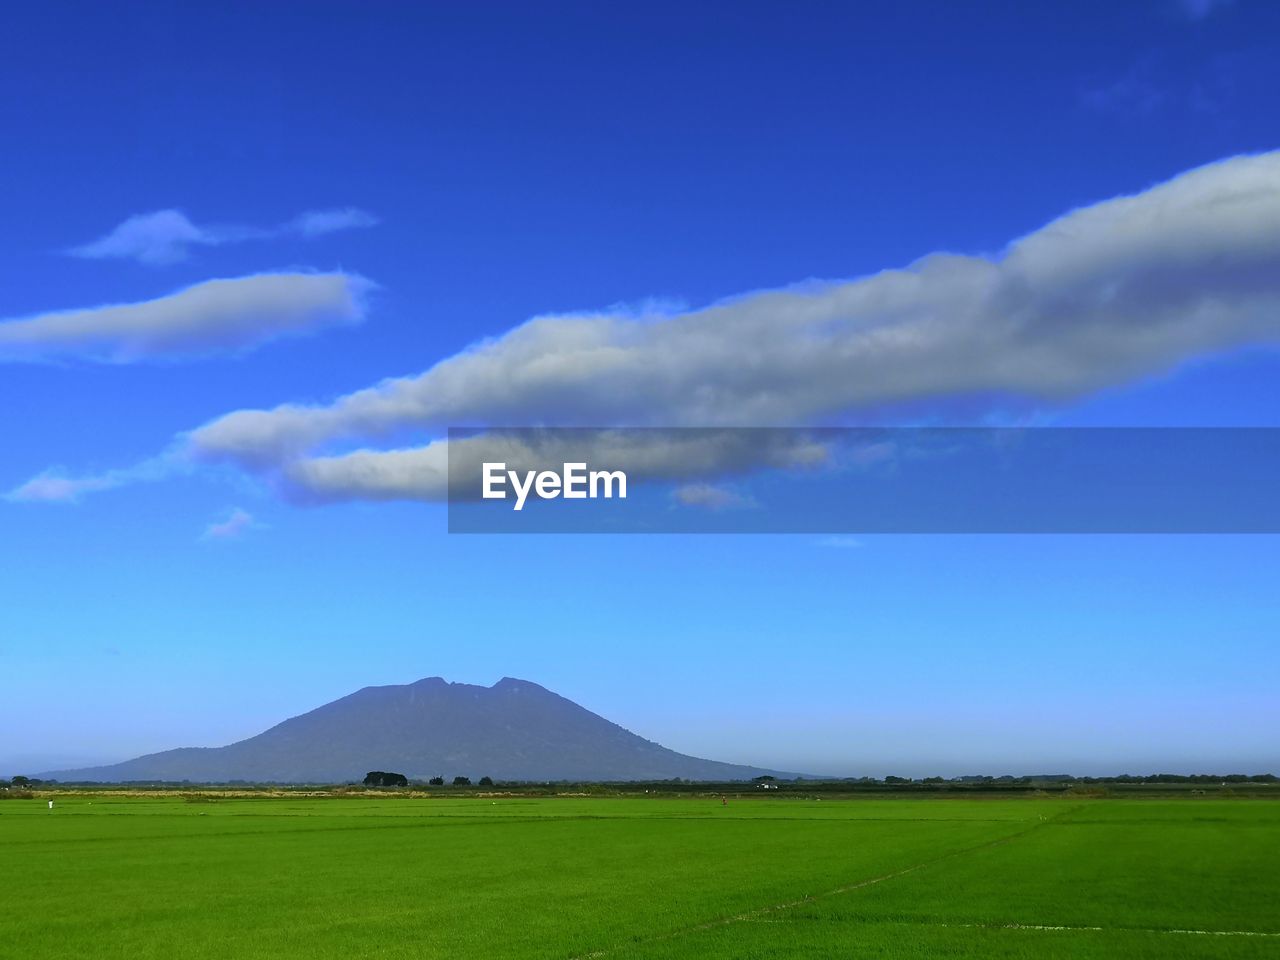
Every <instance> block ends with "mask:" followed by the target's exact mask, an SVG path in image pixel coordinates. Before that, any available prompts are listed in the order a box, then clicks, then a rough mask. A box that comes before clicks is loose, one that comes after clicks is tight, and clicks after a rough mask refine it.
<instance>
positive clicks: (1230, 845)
mask: <svg viewBox="0 0 1280 960" xmlns="http://www.w3.org/2000/svg"><path fill="white" fill-rule="evenodd" d="M54 799H55V808H54V809H53V810H49V809H48V808H47V798H46V797H38V798H36V799H32V800H11V801H7V802H5V803H2V804H0V855H2V856H3V860H4V870H3V879H2V880H0V956H6V957H8V956H13V957H45V958H47V957H77V958H84V957H102V958H114V957H121V958H123V957H129V958H145V957H165V958H171V957H209V958H218V960H227V958H238V957H272V958H278V957H308V958H313V957H315V958H323V957H345V958H350V957H391V958H400V957H405V958H408V957H428V958H430V957H459V956H480V955H486V956H499V957H530V958H575V957H584V958H585V957H594V958H619V960H621V958H655V960H656V958H692V957H698V958H775V957H805V958H815V957H816V958H826V957H830V958H842V960H844V958H861V957H868V958H877V957H884V958H917V957H920V958H923V957H929V958H934V957H944V958H950V957H954V958H968V957H974V958H978V957H982V958H1014V957H1037V958H1042V957H1125V958H1145V957H1150V958H1161V960H1165V958H1171V957H1205V958H1210V957H1214V958H1217V957H1221V958H1246V957H1275V958H1280V802H1276V801H1273V800H1266V799H1246V798H1180V799H1178V798H1175V799H1129V798H1126V799H1080V798H1072V797H1063V796H1054V797H1042V798H1028V797H1019V798H1013V799H979V798H971V797H966V798H959V799H953V798H922V799H895V798H854V799H843V800H842V799H830V798H824V799H821V800H818V799H812V798H800V797H786V798H780V797H769V798H764V797H750V796H748V797H744V798H732V797H731V798H730V801H729V803H728V805H727V806H724V805H722V804H721V802H720V800H719V798H718V797H706V798H703V797H681V798H668V797H626V798H572V797H546V798H532V797H421V796H418V797H405V796H399V797H378V798H369V799H365V798H359V799H339V798H299V797H290V796H286V797H274V798H266V797H262V798H235V797H228V796H223V797H218V798H216V799H210V798H203V799H202V800H201V801H200V802H191V801H190V800H185V799H183V798H181V797H176V796H169V797H130V796H121V795H110V794H99V795H91V794H73V795H64V796H56V797H55V798H54Z"/></svg>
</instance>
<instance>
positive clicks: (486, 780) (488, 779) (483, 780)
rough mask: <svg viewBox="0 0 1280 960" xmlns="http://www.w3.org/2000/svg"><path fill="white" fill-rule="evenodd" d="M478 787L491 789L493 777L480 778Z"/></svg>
mask: <svg viewBox="0 0 1280 960" xmlns="http://www.w3.org/2000/svg"><path fill="white" fill-rule="evenodd" d="M480 786H482V787H492V786H493V777H481V778H480Z"/></svg>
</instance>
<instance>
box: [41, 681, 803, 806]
mask: <svg viewBox="0 0 1280 960" xmlns="http://www.w3.org/2000/svg"><path fill="white" fill-rule="evenodd" d="M369 770H396V771H398V772H402V773H404V774H405V775H406V776H408V777H409V778H410V779H414V780H425V779H427V778H429V777H433V776H442V777H445V778H446V779H451V778H452V777H453V776H468V777H471V778H472V779H476V778H478V777H481V776H489V777H492V778H494V779H495V780H529V781H556V780H593V781H610V780H671V779H675V778H679V779H682V780H708V781H710V780H721V781H728V780H749V779H751V778H752V777H756V776H761V775H764V774H770V775H773V776H784V777H791V776H794V775H793V774H789V773H785V772H783V771H776V770H768V769H765V768H761V767H753V766H747V765H742V764H732V763H723V762H721V761H717V760H705V759H702V758H700V757H691V756H688V755H686V754H682V753H677V752H676V751H674V750H669V749H667V748H666V747H663V746H661V745H660V744H657V743H654V742H653V741H650V740H646V739H645V738H643V737H641V736H638V735H637V734H635V733H632V732H631V731H629V730H627V729H625V728H623V727H621V726H619V725H618V724H616V723H613V722H612V721H610V720H608V719H606V718H605V717H602V716H600V715H599V714H596V713H593V712H591V711H590V710H587V709H586V708H585V707H582V706H580V705H578V704H576V703H574V702H573V701H572V700H569V699H567V698H565V697H562V696H560V695H559V694H557V693H554V692H553V691H551V690H548V689H547V688H545V687H543V686H541V685H539V684H537V683H534V682H533V681H530V680H521V679H519V678H516V677H503V678H502V679H500V680H498V681H497V682H496V683H494V684H493V685H492V686H489V687H484V686H480V685H478V684H469V683H458V682H450V681H448V680H445V679H444V678H443V677H434V676H433V677H424V678H422V679H420V680H416V681H413V682H412V683H407V684H389V685H383V686H367V687H361V688H360V689H358V690H356V691H354V692H352V693H349V694H347V695H346V696H343V697H339V698H338V699H336V700H332V701H330V702H329V703H326V704H322V705H321V706H319V707H316V708H315V709H313V710H309V711H307V712H305V713H301V714H298V715H297V716H294V717H290V718H288V719H286V720H283V721H281V722H280V723H277V724H275V725H274V726H272V727H269V728H268V729H266V730H264V731H263V732H262V733H259V734H257V735H255V736H252V737H248V738H246V739H244V740H239V741H236V742H235V743H231V744H227V745H226V746H221V747H179V748H176V749H173V750H165V751H161V752H159V753H152V754H146V755H143V756H140V757H135V758H133V759H132V760H125V761H123V762H121V763H114V764H106V765H102V766H94V767H81V768H75V769H66V770H54V771H50V772H48V773H46V774H43V775H42V778H43V779H51V780H60V781H63V782H76V781H82V782H116V783H120V782H136V781H184V780H185V781H190V782H195V783H227V782H232V781H250V782H262V783H340V782H346V781H351V780H360V779H361V778H363V777H364V775H365V773H366V772H367V771H369Z"/></svg>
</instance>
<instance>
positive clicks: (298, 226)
mask: <svg viewBox="0 0 1280 960" xmlns="http://www.w3.org/2000/svg"><path fill="white" fill-rule="evenodd" d="M378 222H379V221H378V218H377V217H375V216H374V215H373V214H371V213H369V212H367V211H365V210H361V209H360V208H358V207H341V208H337V209H333V210H308V211H306V212H305V213H301V214H299V215H298V216H296V217H294V218H293V219H292V220H289V221H287V222H285V223H282V224H279V225H278V226H274V227H252V226H243V225H234V224H228V225H221V226H216V225H215V226H197V225H196V224H194V223H192V222H191V220H190V219H188V217H187V215H186V214H185V213H183V212H182V211H181V210H156V211H154V212H152V213H140V214H137V215H135V216H132V217H129V218H128V219H127V220H125V221H124V222H123V223H121V224H119V225H118V226H116V227H115V228H114V229H113V230H112V231H111V232H110V233H108V234H106V235H105V236H103V237H100V238H99V239H97V240H94V241H93V242H92V243H86V244H82V245H80V246H77V247H72V248H71V249H70V250H68V251H67V253H68V254H70V255H71V256H73V257H82V258H85V259H89V260H112V259H114V260H137V261H138V262H139V263H145V264H149V265H151V266H161V265H165V264H170V263H177V262H179V261H181V260H185V259H187V257H188V256H189V255H190V251H191V248H192V247H201V246H203V247H218V246H223V245H225V244H230V243H243V242H245V241H248V240H272V239H276V238H281V237H291V236H292V237H302V238H303V239H308V240H309V239H311V238H313V237H319V236H323V235H325V234H329V233H336V232H337V231H339V230H352V229H355V228H359V227H372V226H375V225H376V224H377V223H378Z"/></svg>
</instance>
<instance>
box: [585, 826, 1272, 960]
mask: <svg viewBox="0 0 1280 960" xmlns="http://www.w3.org/2000/svg"><path fill="white" fill-rule="evenodd" d="M1078 809H1079V806H1078V805H1077V806H1075V807H1072V808H1070V809H1068V810H1063V811H1061V812H1060V813H1058V814H1056V815H1055V816H1053V817H1050V818H1049V819H1048V820H1042V821H1039V822H1037V823H1033V824H1032V825H1031V826H1029V827H1027V828H1026V829H1024V830H1019V831H1017V832H1016V833H1011V834H1009V835H1008V836H1006V837H999V838H997V839H995V840H988V841H986V842H984V843H979V844H975V845H974V846H972V847H963V848H961V849H959V850H952V851H949V852H948V853H944V854H940V855H939V856H936V857H931V858H929V859H928V860H921V861H920V862H919V863H913V864H911V865H910V866H907V867H903V868H901V869H900V870H894V871H891V872H890V873H886V874H882V875H881V876H878V877H870V878H867V879H865V880H859V881H857V882H855V883H848V884H845V885H843V886H839V887H835V888H833V889H831V890H827V891H825V892H823V893H818V894H812V895H809V896H805V897H802V898H800V899H798V900H790V901H786V902H783V903H774V904H769V905H767V906H763V907H757V908H756V909H754V910H747V911H745V912H743V913H737V914H733V915H732V916H727V917H718V918H716V919H714V920H707V921H705V922H703V923H697V924H694V925H692V926H688V927H682V928H681V929H679V930H672V931H669V932H667V933H662V934H657V935H656V936H652V937H645V938H643V939H641V940H637V941H632V942H631V943H628V944H625V945H623V944H619V945H617V946H613V947H608V948H605V949H603V950H596V951H593V952H591V953H584V954H581V955H580V956H577V957H574V958H572V960H599V958H601V957H608V956H612V955H614V954H616V953H619V952H620V951H622V950H625V949H629V948H631V947H635V946H640V945H643V944H648V943H662V942H664V941H667V940H676V939H678V938H680V937H685V936H689V935H690V934H695V933H701V932H703V931H706V930H715V929H718V928H720V927H727V926H730V925H731V924H735V923H752V922H754V923H769V922H772V923H781V922H783V921H781V920H771V919H770V915H771V914H777V913H781V912H783V911H786V910H792V909H794V908H796V907H802V906H804V905H805V904H808V903H815V902H817V901H819V900H827V899H830V898H831V897H838V896H841V895H842V894H846V893H852V892H854V891H855V890H862V889H864V888H866V887H871V886H875V885H876V884H879V883H884V882H886V881H888V880H896V879H897V878H898V877H905V876H906V875H907V874H910V873H915V872H916V871H917V870H923V869H924V868H925V867H931V866H933V865H934V864H937V863H943V862H945V861H947V860H952V859H954V858H956V857H961V856H966V855H968V854H971V853H978V852H979V851H982V850H990V849H991V848H993V847H999V846H1003V845H1004V844H1006V843H1012V842H1013V841H1015V840H1020V839H1022V838H1023V837H1025V836H1028V835H1029V834H1031V833H1034V832H1035V831H1036V830H1038V829H1040V828H1041V827H1044V826H1047V825H1048V824H1050V823H1052V822H1053V821H1055V820H1058V819H1060V818H1061V817H1064V816H1067V815H1068V814H1071V813H1074V812H1075V811H1076V810H1078ZM915 925H918V926H941V927H958V928H973V929H989V930H1045V931H1057V930H1060V931H1072V930H1076V931H1093V932H1105V931H1108V930H1114V931H1124V932H1130V933H1167V934H1186V935H1194V936H1206V937H1276V938H1280V933H1265V932H1261V931H1255V930H1168V929H1157V928H1150V929H1147V928H1141V927H1089V926H1050V925H1042V924H1023V923H1008V924H983V923H945V922H931V921H928V920H925V921H921V922H920V923H919V924H915Z"/></svg>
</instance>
